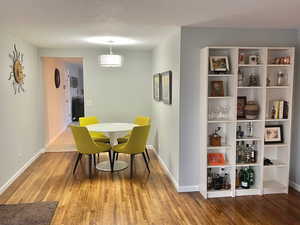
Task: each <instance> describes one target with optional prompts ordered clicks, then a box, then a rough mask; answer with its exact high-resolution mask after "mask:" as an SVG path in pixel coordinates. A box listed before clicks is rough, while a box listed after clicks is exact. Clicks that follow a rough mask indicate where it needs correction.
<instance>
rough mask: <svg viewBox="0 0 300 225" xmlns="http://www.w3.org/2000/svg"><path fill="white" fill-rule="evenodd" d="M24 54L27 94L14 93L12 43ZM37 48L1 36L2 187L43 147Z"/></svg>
mask: <svg viewBox="0 0 300 225" xmlns="http://www.w3.org/2000/svg"><path fill="white" fill-rule="evenodd" d="M14 44H16V45H17V49H18V50H20V51H21V52H22V53H23V54H24V71H25V74H26V77H25V85H24V88H25V90H26V92H25V93H22V94H17V95H14V91H13V87H12V84H11V81H9V80H8V77H9V74H10V72H11V68H10V67H9V66H10V65H11V64H12V61H11V59H10V58H9V57H8V55H9V53H11V52H12V50H13V45H14ZM39 64H40V62H39V60H38V54H37V49H36V48H35V47H34V46H32V45H30V44H28V43H26V42H24V41H22V40H19V39H16V38H15V37H13V36H9V35H6V34H5V33H2V34H1V36H0V74H1V76H0V102H1V107H0V115H1V116H0V124H1V126H0V142H1V155H0V189H1V186H3V185H4V184H5V183H6V182H7V181H8V180H9V179H10V178H11V177H12V176H13V175H14V174H15V173H16V172H17V171H18V170H19V169H20V168H22V167H23V166H24V164H25V163H26V162H27V161H29V160H30V159H31V158H32V157H33V156H34V155H35V154H36V153H37V152H38V151H39V150H41V149H42V148H43V146H44V116H43V115H44V112H43V108H44V107H43V90H42V88H43V83H42V79H41V76H40V70H39Z"/></svg>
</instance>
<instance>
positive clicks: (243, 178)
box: [241, 168, 250, 189]
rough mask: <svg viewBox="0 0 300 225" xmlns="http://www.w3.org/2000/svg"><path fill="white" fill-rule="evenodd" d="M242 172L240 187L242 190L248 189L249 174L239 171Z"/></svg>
mask: <svg viewBox="0 0 300 225" xmlns="http://www.w3.org/2000/svg"><path fill="white" fill-rule="evenodd" d="M241 170H242V176H241V187H242V188H244V189H249V188H250V184H249V173H248V170H247V169H246V168H245V169H241Z"/></svg>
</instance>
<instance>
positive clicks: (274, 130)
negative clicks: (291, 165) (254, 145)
mask: <svg viewBox="0 0 300 225" xmlns="http://www.w3.org/2000/svg"><path fill="white" fill-rule="evenodd" d="M264 140H265V144H281V143H283V142H284V137H283V126H282V125H281V124H279V125H266V126H265V135H264Z"/></svg>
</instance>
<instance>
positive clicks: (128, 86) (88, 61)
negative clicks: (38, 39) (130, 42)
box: [39, 49, 152, 122]
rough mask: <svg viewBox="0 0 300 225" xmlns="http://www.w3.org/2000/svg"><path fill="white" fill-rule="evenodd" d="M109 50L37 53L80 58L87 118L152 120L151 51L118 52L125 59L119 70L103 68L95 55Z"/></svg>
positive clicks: (51, 50) (68, 50)
mask: <svg viewBox="0 0 300 225" xmlns="http://www.w3.org/2000/svg"><path fill="white" fill-rule="evenodd" d="M107 51H108V49H40V50H39V55H40V56H43V57H82V58H83V77H84V91H85V93H84V98H85V113H86V115H95V116H97V117H98V118H99V119H100V120H101V121H102V122H112V121H113V122H116V121H119V122H130V121H133V119H134V118H135V117H136V116H137V115H146V116H151V105H152V100H151V99H152V76H151V69H152V55H151V51H142V50H141V51H129V50H122V51H118V50H117V49H114V52H115V53H121V54H122V55H123V56H124V65H123V67H121V68H103V67H100V66H99V65H98V62H97V59H98V55H99V54H101V53H107Z"/></svg>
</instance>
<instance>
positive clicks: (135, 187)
mask: <svg viewBox="0 0 300 225" xmlns="http://www.w3.org/2000/svg"><path fill="white" fill-rule="evenodd" d="M75 156H76V155H75V153H72V152H68V153H45V154H43V155H42V156H41V157H40V158H39V159H38V160H36V161H35V162H34V163H33V164H32V165H31V166H30V167H29V168H28V169H27V170H26V171H25V173H24V174H22V175H21V176H20V177H19V178H18V179H17V180H16V182H15V183H14V184H13V185H12V186H11V187H9V189H8V190H7V191H6V192H5V193H4V194H3V195H1V196H0V203H1V204H2V203H20V202H24V203H25V202H36V201H59V206H58V208H57V210H56V214H55V216H54V218H53V221H52V225H96V224H101V225H119V224H120V225H123V224H124V225H144V224H151V225H177V224H178V225H182V224H197V225H198V224H203V225H212V224H216V225H227V224H236V225H242V224H256V225H262V224H264V225H274V224H276V225H277V224H284V225H295V224H300V194H299V193H298V192H295V191H293V190H291V192H290V194H288V195H268V196H263V197H261V196H255V197H237V198H219V199H210V200H205V199H203V198H202V197H201V196H200V194H199V193H197V192H194V193H177V192H176V190H175V189H174V187H173V185H172V183H171V181H170V180H169V179H168V177H167V175H166V174H165V173H164V171H163V169H162V168H161V166H160V165H159V163H158V160H157V159H156V157H155V155H154V154H153V152H151V153H150V157H151V163H150V165H151V167H150V169H151V174H150V175H148V172H147V171H146V168H145V165H144V162H143V159H142V156H137V158H136V167H135V176H134V178H133V179H132V180H130V179H129V169H127V170H124V171H120V172H117V173H115V174H114V177H113V178H112V177H111V173H109V172H96V174H95V175H94V178H93V179H92V180H89V179H88V175H87V168H86V167H85V165H87V162H86V161H84V160H83V162H81V164H80V166H79V167H78V169H77V172H76V174H75V175H74V176H73V175H72V169H73V165H74V162H75ZM105 157H106V156H105ZM120 157H121V158H122V159H125V160H129V158H127V157H126V156H121V155H120ZM101 160H104V155H102V159H101ZM0 224H1V221H0Z"/></svg>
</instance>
